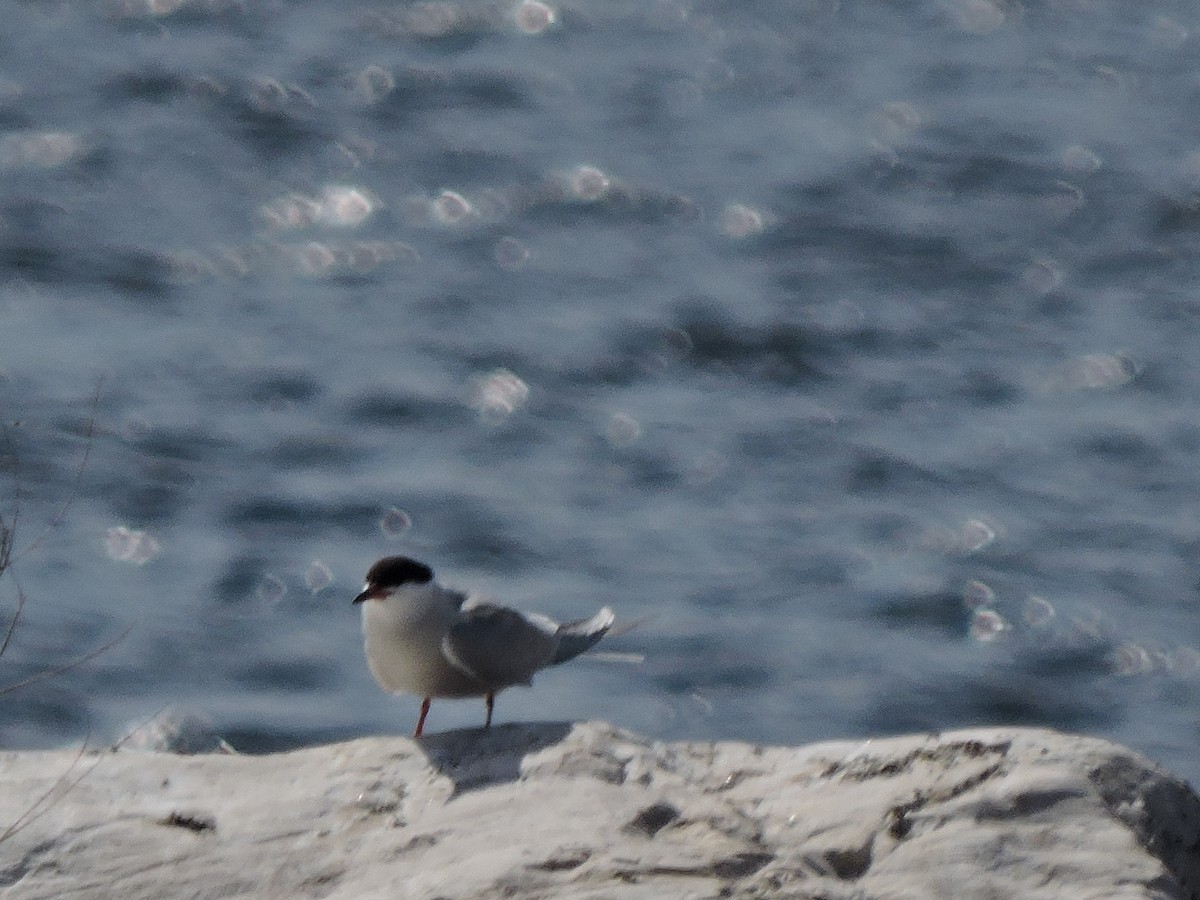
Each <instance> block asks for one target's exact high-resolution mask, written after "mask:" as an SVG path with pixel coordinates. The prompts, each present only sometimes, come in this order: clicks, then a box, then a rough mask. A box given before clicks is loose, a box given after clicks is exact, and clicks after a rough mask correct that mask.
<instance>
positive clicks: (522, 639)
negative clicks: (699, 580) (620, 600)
mask: <svg viewBox="0 0 1200 900" xmlns="http://www.w3.org/2000/svg"><path fill="white" fill-rule="evenodd" d="M354 603H355V604H356V605H361V606H362V626H363V645H364V649H365V651H366V656H367V667H368V668H369V669H370V670H371V674H372V675H373V676H374V677H375V680H376V681H377V682H378V683H379V686H380V687H382V688H383V689H384V690H385V691H388V692H389V693H394V694H395V693H407V694H416V695H417V696H419V697H422V698H423V699H422V701H421V714H420V717H419V718H418V719H417V728H416V731H415V732H414V733H413V737H420V736H421V734H422V732H423V730H424V728H425V718H426V716H428V715H429V707H430V704H431V702H432V701H433V699H434V698H435V697H437V698H464V697H483V698H484V700H485V703H486V704H487V719H486V720H485V722H484V728H490V727H491V724H492V710H493V708H494V706H495V702H496V694H498V693H500V691H502V690H504V689H505V688H508V687H512V686H514V685H524V686H529V685H530V684H531V683H532V680H533V676H534V673H536V672H537V671H538V670H539V669H544V668H546V667H547V666H554V665H558V664H559V663H563V662H566V661H567V660H569V659H574V658H575V657H576V656H578V655H579V654H581V653H583V652H584V651H585V650H587V649H589V648H591V647H593V646H595V644H596V643H597V642H598V641H599V640H600V639H601V638H603V637H604V635H605V634H607V633H608V631H609V629H610V628H612V625H613V622H614V621H616V616H615V615H614V614H613V611H612V610H611V609H609V608H608V607H607V606H605V607H602V608H601V609H600V611H599V612H597V613H596V614H595V615H593V616H592V617H591V618H588V619H579V620H577V621H574V622H564V623H562V624H560V623H558V622H555V621H554V620H553V619H550V618H548V617H546V616H543V615H538V614H536V613H522V612H518V611H517V610H515V609H510V608H508V607H506V606H499V605H497V604H494V603H489V602H482V601H478V600H475V599H474V598H471V597H468V595H467V594H464V593H462V592H460V591H456V590H451V589H449V588H445V587H442V586H441V585H440V584H438V583H437V582H436V581H434V578H433V569H431V568H430V567H429V566H427V565H426V564H425V563H423V562H418V561H417V560H415V559H411V558H409V557H407V556H388V557H384V558H383V559H381V560H379V561H378V562H376V563H375V564H374V565H372V566H371V568H370V569H368V570H367V577H366V583H365V584H364V585H363V589H362V591H361V592H360V593H359V594H358V595H357V596H356V597H355V598H354Z"/></svg>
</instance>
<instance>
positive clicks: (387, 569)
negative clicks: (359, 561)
mask: <svg viewBox="0 0 1200 900" xmlns="http://www.w3.org/2000/svg"><path fill="white" fill-rule="evenodd" d="M431 581H433V569H431V568H429V566H427V565H425V563H423V562H417V561H416V560H415V559H409V558H408V557H407V556H385V557H384V558H383V559H381V560H379V562H377V563H375V565H373V566H371V568H370V569H368V570H367V584H368V585H370V586H372V587H383V588H393V587H399V586H400V585H402V584H428V583H429V582H431Z"/></svg>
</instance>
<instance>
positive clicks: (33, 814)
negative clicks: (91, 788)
mask: <svg viewBox="0 0 1200 900" xmlns="http://www.w3.org/2000/svg"><path fill="white" fill-rule="evenodd" d="M90 737H91V736H90V735H89V736H88V737H87V738H84V741H83V745H82V746H81V747H80V748H79V752H78V753H76V754H75V758H74V759H73V760H71V765H69V766H67V770H66V771H65V772H63V773H62V774H61V775H59V776H58V778H56V779H55V780H54V784H52V785H50V787H48V788H47V789H46V790H45V791H44V792H43V793H42V795H41V796H40V797H38V798H37V800H35V801H34V802H33V804H32V805H31V806H30V807H29V808H28V809H26V810H25V812H23V813H21V815H20V816H18V817H17V820H16V821H15V822H13V823H12V824H11V825H9V826H8V827H7V828H6V829H4V831H3V832H0V844H3V843H4V842H5V841H6V840H8V839H9V838H10V837H12V836H13V835H14V834H16V833H17V832H18V831H20V830H21V829H23V828H27V827H29V825H31V824H32V823H33V822H35V821H36V820H37V819H39V818H41V817H42V816H43V815H45V814H46V813H47V812H49V810H50V807H46V808H45V809H43V810H41V811H40V812H39V811H38V807H40V806H42V805H43V804H45V803H47V802H48V801H50V799H51V798H52V797H53V796H54V794H55V792H56V791H57V790H58V789H59V788H60V787H62V786H63V785H64V784H66V788H65V789H64V790H63V794H66V793H68V792H69V791H71V790H72V789H73V788H74V787H75V785H77V784H79V782H81V781H83V779H84V778H86V777H87V776H88V775H90V774H91V772H92V770H93V769H95V768H96V766H98V765H100V761H101V760H102V759H104V757H103V756H99V757H97V758H96V761H95V762H94V763H92V764H91V765H90V766H88V767H87V769H86V770H84V771H83V772H82V773H80V774H79V775H78V776H77V777H76V778H75V779H74V780H73V781H71V782H70V783H67V776H69V775H70V774H71V772H72V770H74V768H75V767H76V766H77V765H79V761H80V760H81V759H83V754H84V753H86V752H87V742H88V740H89V739H90Z"/></svg>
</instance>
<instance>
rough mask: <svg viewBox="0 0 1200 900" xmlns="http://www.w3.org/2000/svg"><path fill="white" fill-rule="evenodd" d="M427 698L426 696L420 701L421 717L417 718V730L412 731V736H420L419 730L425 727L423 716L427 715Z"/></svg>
mask: <svg viewBox="0 0 1200 900" xmlns="http://www.w3.org/2000/svg"><path fill="white" fill-rule="evenodd" d="M429 700H430V698H428V697H426V698H425V699H424V700H422V701H421V718H419V719H417V730H416V731H414V732H413V737H415V738H416V737H420V736H421V732H422V731H423V730H424V729H425V717H426V716H427V715H429Z"/></svg>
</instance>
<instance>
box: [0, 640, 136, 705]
mask: <svg viewBox="0 0 1200 900" xmlns="http://www.w3.org/2000/svg"><path fill="white" fill-rule="evenodd" d="M131 631H133V626H132V625H130V626H129V627H128V628H126V629H125V630H124V631H122V632H121V633H120V634H118V635H117V636H116V637H115V638H113V639H112V640H111V641H109V642H108V643H105V644H101V645H100V646H99V647H96V648H95V649H94V650H89V651H88V652H87V653H85V654H83V656H80V657H77V658H76V659H73V660H71V661H70V662H68V663H63V664H62V665H61V666H55V667H54V668H53V669H46V670H44V671H42V672H38V673H36V674H34V675H30V676H29V677H28V678H26V679H24V680H22V681H18V682H17V683H16V684H10V685H7V686H6V687H2V688H0V697H2V696H4V695H5V694H11V693H12V692H13V691H16V690H20V689H21V688H23V687H28V686H29V685H31V684H34V683H35V682H38V681H41V680H43V679H45V678H50V677H52V676H54V675H61V674H62V673H63V672H69V671H71V670H72V669H74V668H77V667H78V666H81V665H83V664H84V663H85V662H87V661H88V660H90V659H95V658H96V657H97V656H99V655H100V654H101V653H104V652H105V651H107V650H111V649H112V648H113V647H115V646H116V645H117V644H119V643H121V641H123V640H125V638H127V637H128V636H129V632H131Z"/></svg>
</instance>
